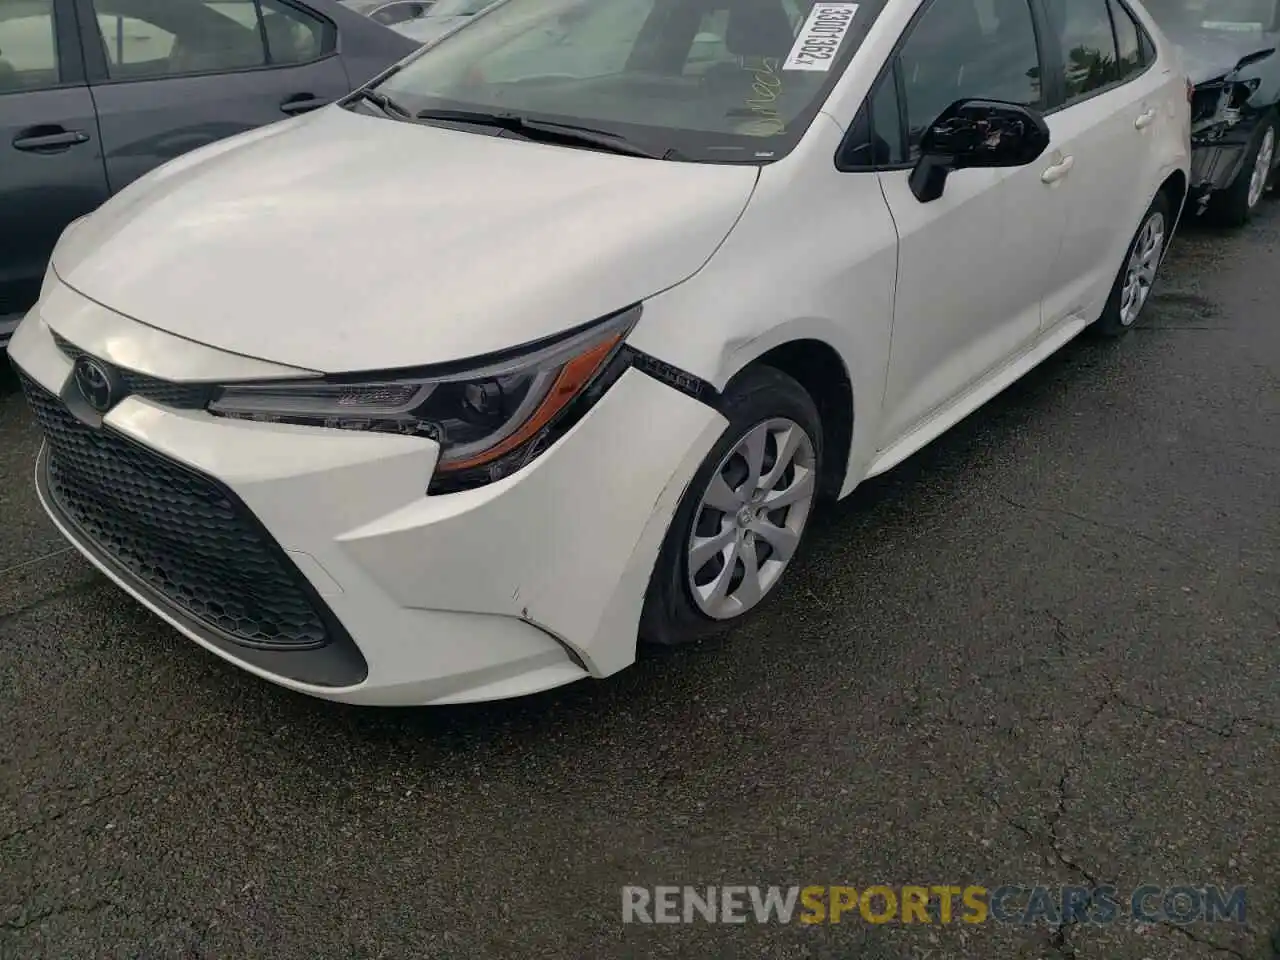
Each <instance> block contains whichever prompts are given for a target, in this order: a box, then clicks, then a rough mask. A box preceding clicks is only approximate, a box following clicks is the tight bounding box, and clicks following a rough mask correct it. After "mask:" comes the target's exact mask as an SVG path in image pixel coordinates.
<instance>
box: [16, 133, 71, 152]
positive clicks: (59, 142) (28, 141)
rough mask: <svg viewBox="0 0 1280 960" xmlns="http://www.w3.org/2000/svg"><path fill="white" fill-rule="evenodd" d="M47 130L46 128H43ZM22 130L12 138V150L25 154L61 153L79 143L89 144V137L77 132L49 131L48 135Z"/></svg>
mask: <svg viewBox="0 0 1280 960" xmlns="http://www.w3.org/2000/svg"><path fill="white" fill-rule="evenodd" d="M44 129H45V130H49V128H48V127H46V128H44ZM37 130H39V128H36V130H30V131H27V130H24V131H23V132H22V133H20V134H18V135H17V136H16V137H14V138H13V148H14V149H15V150H23V151H26V152H27V153H61V152H62V151H64V150H69V149H70V148H71V147H74V146H76V145H77V144H81V143H88V142H89V135H88V134H87V133H83V132H81V131H79V130H61V129H56V130H49V132H48V133H41V132H36V131H37Z"/></svg>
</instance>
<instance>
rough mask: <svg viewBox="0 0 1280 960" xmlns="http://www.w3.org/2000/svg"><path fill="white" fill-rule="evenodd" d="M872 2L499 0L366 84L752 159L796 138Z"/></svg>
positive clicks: (876, 6)
mask: <svg viewBox="0 0 1280 960" xmlns="http://www.w3.org/2000/svg"><path fill="white" fill-rule="evenodd" d="M885 2H886V0H861V2H856V3H855V2H826V0H500V2H499V3H497V4H496V5H494V6H491V7H490V8H489V9H488V10H486V11H485V12H484V13H483V14H481V15H480V16H476V17H474V18H473V19H471V20H470V21H468V22H467V25H466V26H464V27H463V28H462V29H460V30H458V31H456V32H455V33H453V34H451V35H449V36H446V37H445V38H444V39H442V40H441V41H440V42H439V43H438V44H436V45H435V46H433V47H430V48H428V49H427V50H425V51H424V52H423V53H422V54H421V55H419V56H417V57H415V58H414V59H412V60H411V61H409V62H408V63H406V64H405V65H404V66H403V67H402V68H401V69H400V70H399V71H397V72H395V73H394V74H392V75H390V76H388V77H387V78H386V79H385V80H384V81H383V82H382V83H381V84H379V85H378V86H379V89H380V92H382V93H384V94H386V95H387V96H389V97H391V98H392V99H393V100H394V101H396V102H397V103H398V104H400V105H402V106H403V107H405V108H406V109H408V110H410V111H412V112H414V113H417V112H419V111H422V110H440V109H445V110H470V111H483V112H489V113H503V114H514V115H517V116H520V117H523V118H529V119H534V120H544V121H553V122H557V123H563V124H574V125H577V126H585V127H591V128H593V129H596V130H603V131H606V132H608V133H611V134H615V135H617V136H619V137H623V138H625V139H627V140H630V141H633V142H634V143H636V144H637V145H639V146H642V147H644V148H646V149H648V150H651V151H652V152H654V153H655V154H657V155H662V154H663V153H665V152H667V151H673V152H674V153H673V155H678V156H679V157H680V159H687V160H696V161H702V162H715V163H765V162H769V161H771V160H775V159H777V158H779V157H781V156H783V155H784V154H785V153H786V152H787V151H789V150H790V149H792V148H793V147H794V145H795V143H796V142H797V141H798V140H799V139H800V136H801V135H802V134H803V133H804V131H805V129H806V128H807V127H808V126H809V124H810V122H811V121H812V120H813V117H814V116H815V115H816V114H817V111H818V110H819V109H820V108H821V106H822V103H823V101H824V100H825V98H826V95H827V93H828V92H829V91H830V89H831V86H832V85H833V84H834V83H835V82H836V80H837V79H838V78H839V76H840V74H841V72H842V71H843V69H844V66H845V65H846V64H847V63H848V61H849V58H850V57H851V56H852V55H853V52H854V50H856V49H857V47H858V46H859V44H860V43H861V42H862V40H863V38H864V37H865V36H866V33H867V30H868V29H869V28H870V26H871V24H872V22H873V21H874V20H875V17H876V15H877V14H878V13H879V11H880V9H881V8H882V7H883V6H884V5H885ZM444 3H445V0H442V2H441V3H440V4H439V5H438V6H437V8H436V10H435V11H433V12H437V11H439V10H440V8H441V7H443V6H444Z"/></svg>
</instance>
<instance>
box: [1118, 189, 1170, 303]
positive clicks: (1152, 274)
mask: <svg viewBox="0 0 1280 960" xmlns="http://www.w3.org/2000/svg"><path fill="white" fill-rule="evenodd" d="M1164 238H1165V222H1164V214H1163V213H1162V212H1160V211H1159V210H1155V211H1153V212H1152V213H1151V215H1150V216H1148V217H1147V219H1146V222H1144V223H1143V225H1142V228H1141V229H1140V230H1139V231H1138V239H1137V240H1136V241H1135V242H1134V244H1133V250H1132V252H1131V253H1130V254H1129V263H1128V266H1127V268H1126V270H1125V277H1124V287H1123V289H1122V290H1121V293H1120V323H1121V324H1123V325H1124V326H1126V327H1128V326H1132V325H1133V322H1134V321H1135V320H1137V319H1138V315H1139V314H1140V313H1142V308H1143V307H1144V306H1146V303H1147V298H1148V297H1149V296H1151V285H1152V284H1154V283H1155V280H1156V271H1158V270H1159V269H1160V259H1161V257H1162V256H1163V255H1164Z"/></svg>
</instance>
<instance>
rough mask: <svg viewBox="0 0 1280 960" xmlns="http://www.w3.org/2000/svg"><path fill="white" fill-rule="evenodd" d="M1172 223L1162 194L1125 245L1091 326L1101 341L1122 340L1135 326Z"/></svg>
mask: <svg viewBox="0 0 1280 960" xmlns="http://www.w3.org/2000/svg"><path fill="white" fill-rule="evenodd" d="M1172 222H1173V220H1172V215H1171V212H1170V208H1169V198H1168V197H1166V196H1165V195H1164V193H1163V191H1162V192H1161V193H1158V194H1157V195H1156V198H1155V200H1153V201H1152V202H1151V206H1150V207H1148V208H1147V212H1146V213H1145V214H1143V216H1142V223H1141V225H1140V226H1139V227H1138V232H1137V233H1136V234H1134V237H1133V241H1132V242H1131V243H1130V244H1129V252H1128V253H1127V254H1125V258H1124V265H1123V266H1122V267H1121V268H1120V273H1119V274H1117V275H1116V281H1115V283H1114V284H1113V285H1112V287H1111V295H1110V296H1109V297H1108V298H1107V305H1106V306H1105V307H1104V308H1103V311H1102V316H1101V317H1099V318H1098V320H1097V323H1096V324H1095V329H1096V330H1097V332H1098V333H1100V334H1102V335H1103V336H1105V337H1120V336H1124V334H1126V333H1128V332H1129V330H1130V329H1132V327H1133V325H1134V324H1135V323H1137V322H1138V317H1140V316H1141V315H1142V311H1143V308H1144V307H1146V305H1147V301H1148V300H1149V299H1150V297H1151V288H1152V286H1153V285H1154V284H1155V282H1156V274H1157V273H1158V272H1159V270H1160V264H1161V262H1162V261H1163V259H1164V251H1165V245H1166V243H1167V242H1168V237H1169V228H1170V224H1171V223H1172Z"/></svg>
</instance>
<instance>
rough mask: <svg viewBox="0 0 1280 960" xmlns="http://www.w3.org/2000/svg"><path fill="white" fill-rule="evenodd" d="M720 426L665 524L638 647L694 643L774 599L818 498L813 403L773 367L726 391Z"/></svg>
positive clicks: (818, 435) (818, 447)
mask: <svg viewBox="0 0 1280 960" xmlns="http://www.w3.org/2000/svg"><path fill="white" fill-rule="evenodd" d="M721 412H722V413H723V414H724V415H725V417H727V418H728V420H729V426H728V427H727V428H726V429H725V431H724V433H723V434H722V435H721V437H720V440H719V441H718V442H717V443H716V445H715V447H714V448H713V449H712V450H711V452H710V453H709V454H708V455H707V457H706V459H705V460H704V461H703V463H702V466H701V467H700V468H699V469H698V472H697V474H696V475H695V476H694V478H693V481H692V482H691V483H690V484H689V488H688V489H687V490H686V491H685V494H684V497H683V498H682V500H681V502H680V506H679V507H678V508H677V510H676V514H675V516H674V517H673V518H672V521H671V527H670V528H669V529H668V531H667V536H666V539H665V540H664V541H663V545H662V550H661V552H660V553H659V555H658V562H657V564H656V565H655V567H654V571H653V576H652V578H651V580H650V583H649V591H648V594H647V595H646V597H645V604H644V611H643V613H642V615H641V620H640V639H641V640H644V641H647V642H650V643H656V644H663V645H668V646H669V645H675V644H679V643H686V642H689V641H692V640H697V639H699V638H700V637H703V636H706V635H707V634H708V633H711V632H714V631H715V630H716V629H717V628H718V627H721V626H723V625H725V624H727V623H730V622H732V621H736V620H738V619H740V618H742V617H744V616H745V615H747V614H748V613H750V612H752V611H753V610H755V609H756V608H757V607H759V606H760V605H761V604H762V603H763V602H765V601H766V600H767V599H768V598H770V597H771V596H773V595H774V594H775V593H776V592H777V586H778V584H779V582H780V581H781V579H782V575H783V573H785V571H786V569H787V567H788V565H789V564H790V562H791V559H792V558H793V557H794V556H795V553H796V549H797V548H798V547H799V545H800V540H801V538H802V537H803V536H804V532H805V528H806V526H807V523H808V520H809V516H810V514H811V512H812V510H813V506H814V502H815V500H816V497H817V482H818V476H819V469H820V466H821V457H822V429H821V423H820V421H819V417H818V411H817V408H816V407H815V405H814V402H813V399H812V398H811V397H810V396H809V394H808V393H807V392H806V391H805V389H804V388H803V387H801V386H800V384H798V383H797V382H796V381H795V380H793V379H792V378H791V377H789V376H787V375H786V374H784V373H782V372H780V371H778V370H774V369H773V368H772V367H756V368H753V369H749V370H747V371H746V372H745V373H743V374H742V375H741V376H740V377H738V378H737V379H736V380H735V381H733V383H732V384H731V385H730V387H729V388H728V389H727V390H726V392H725V395H724V397H723V400H722V403H721Z"/></svg>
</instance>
